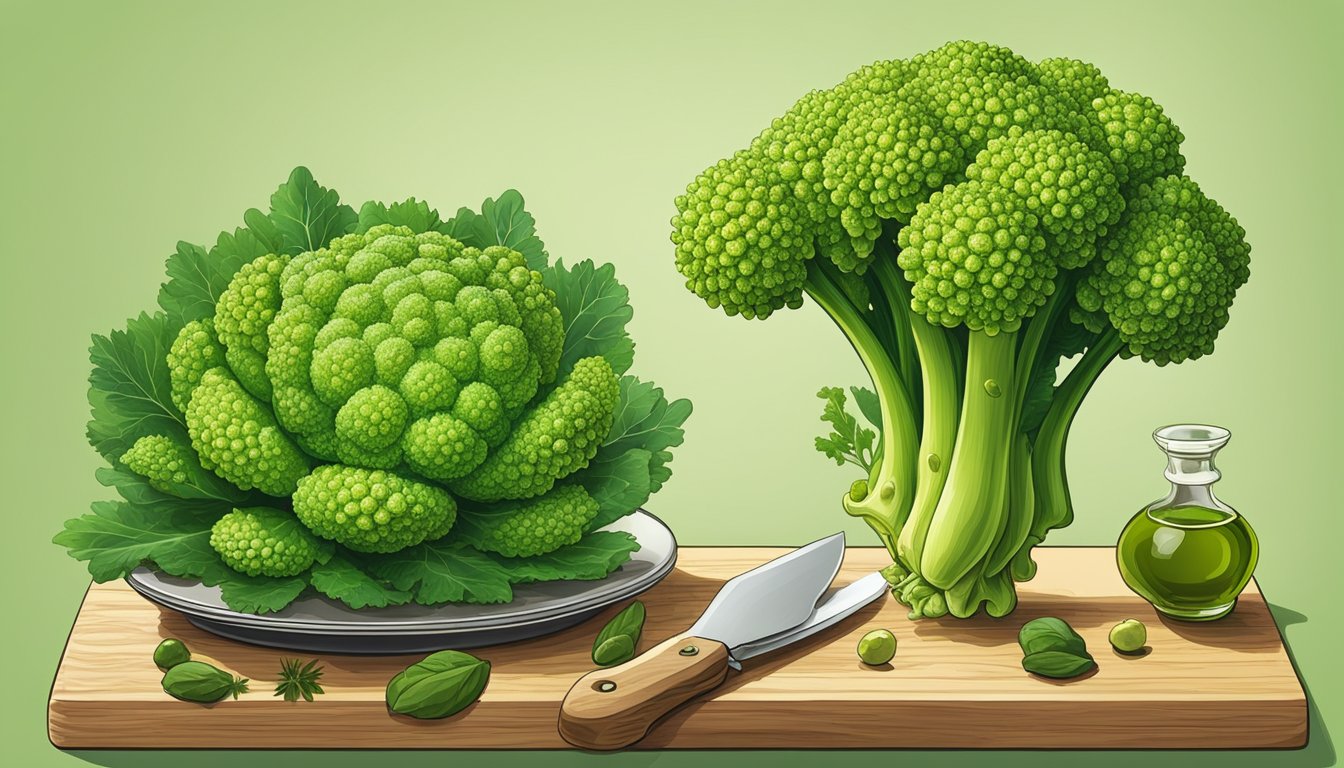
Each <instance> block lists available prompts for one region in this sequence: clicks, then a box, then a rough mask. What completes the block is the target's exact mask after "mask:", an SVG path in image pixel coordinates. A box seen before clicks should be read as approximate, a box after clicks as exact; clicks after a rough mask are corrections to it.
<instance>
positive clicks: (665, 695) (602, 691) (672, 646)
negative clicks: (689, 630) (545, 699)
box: [560, 635, 728, 750]
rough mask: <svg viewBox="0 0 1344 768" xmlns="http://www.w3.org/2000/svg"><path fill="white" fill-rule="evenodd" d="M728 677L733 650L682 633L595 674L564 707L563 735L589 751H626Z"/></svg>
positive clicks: (572, 690)
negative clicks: (656, 724)
mask: <svg viewBox="0 0 1344 768" xmlns="http://www.w3.org/2000/svg"><path fill="white" fill-rule="evenodd" d="M727 676H728V647H727V646H725V645H724V644H723V643H720V642H719V641H717V640H706V639H705V638H703V637H696V636H694V635H681V636H679V637H674V638H672V639H671V640H668V641H666V642H663V643H659V644H658V645H656V646H654V647H652V648H650V649H649V650H647V651H645V652H644V653H642V654H640V655H639V656H636V657H635V658H633V659H631V660H630V661H627V662H625V663H624V664H620V665H618V666H615V667H609V668H607V669H599V670H597V671H595V672H590V673H588V674H586V675H584V676H583V677H581V678H579V681H578V682H577V683H575V684H574V687H573V688H570V689H569V693H567V694H565V700H564V701H563V702H561V703H560V736H561V737H562V738H564V740H565V741H567V742H569V743H570V744H573V745H574V746H576V747H581V748H583V749H601V750H606V749H620V748H621V747H628V746H630V745H631V744H634V743H635V742H636V741H639V740H640V739H642V738H644V735H645V734H647V733H648V732H649V728H651V727H652V726H653V724H654V722H655V721H657V720H658V718H660V717H662V716H663V715H666V714H667V713H669V712H671V711H672V710H674V709H676V708H677V707H679V706H681V705H682V704H685V703H686V702H687V701H690V700H691V699H693V698H695V697H696V696H699V695H701V694H703V693H708V692H709V691H712V690H714V689H715V688H717V687H718V686H719V684H720V683H722V682H723V680H724V678H726V677H727Z"/></svg>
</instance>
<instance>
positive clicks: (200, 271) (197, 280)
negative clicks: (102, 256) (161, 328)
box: [159, 230, 256, 328]
mask: <svg viewBox="0 0 1344 768" xmlns="http://www.w3.org/2000/svg"><path fill="white" fill-rule="evenodd" d="M239 232H246V230H239ZM224 237H225V235H223V234H221V235H220V239H221V241H222V240H223V238H224ZM255 242H256V239H255V238H250V239H249V240H248V242H247V243H246V244H245V246H244V247H246V245H250V244H252V243H255ZM254 258H255V257H254ZM247 261H248V259H246V258H245V253H244V252H243V251H240V250H238V249H237V247H236V243H235V242H234V241H233V240H232V238H231V239H230V243H229V249H228V250H225V251H218V252H211V253H206V251H205V249H204V248H202V247H201V246H199V245H193V244H191V243H188V242H179V243H178V244H177V252H176V253H174V254H173V255H171V256H169V257H168V261H167V268H168V282H166V283H164V284H163V286H162V287H160V288H159V306H160V307H163V311H164V312H167V313H168V316H169V317H171V318H172V319H173V321H174V322H173V324H174V325H176V326H177V327H178V328H181V327H182V326H183V325H186V324H187V323H188V322H190V321H192V320H199V319H201V318H203V317H212V316H213V315H214V314H215V301H216V300H217V299H218V298H219V294H221V293H223V292H224V289H225V288H227V287H229V281H230V280H232V279H233V276H234V275H235V274H237V272H238V270H239V269H240V268H241V267H242V266H243V264H245V263H247Z"/></svg>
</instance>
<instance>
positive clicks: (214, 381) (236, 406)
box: [186, 368, 308, 496]
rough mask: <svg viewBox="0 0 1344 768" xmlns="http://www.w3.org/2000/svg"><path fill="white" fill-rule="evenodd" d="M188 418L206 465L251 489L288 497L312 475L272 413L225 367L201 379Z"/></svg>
mask: <svg viewBox="0 0 1344 768" xmlns="http://www.w3.org/2000/svg"><path fill="white" fill-rule="evenodd" d="M186 416H187V431H188V432H189V433H190V435H191V447H192V448H194V449H196V454H197V455H198V456H199V457H200V460H201V466H203V467H205V468H206V469H209V470H212V471H214V473H215V474H217V475H219V476H220V477H222V478H224V479H225V480H228V481H229V482H231V483H233V484H234V485H236V486H238V487H239V488H242V489H243V490H245V491H246V490H251V489H253V488H256V489H258V490H260V491H261V492H262V493H266V494H269V495H271V496H288V495H289V494H291V493H293V492H294V488H295V486H296V485H297V484H298V481H299V478H301V477H303V476H304V475H305V474H306V473H307V472H308V461H307V459H306V458H305V457H304V455H303V453H301V452H300V451H299V449H298V447H296V446H295V445H294V443H293V442H291V441H290V439H289V437H288V436H286V435H285V433H284V432H282V431H281V430H280V428H279V427H278V426H277V425H276V423H275V419H274V417H272V416H271V413H270V411H268V410H267V409H266V407H265V406H264V405H262V404H261V403H260V402H258V401H257V400H256V399H255V398H254V397H252V395H250V394H248V392H247V390H245V389H243V387H242V385H241V384H239V383H238V380H237V379H235V378H233V377H232V376H231V375H229V372H228V371H227V370H225V369H223V368H212V369H210V370H209V371H206V372H205V375H204V376H202V377H201V382H200V384H198V385H197V387H196V389H195V390H193V391H192V394H191V402H190V403H189V404H188V405H187V414H186Z"/></svg>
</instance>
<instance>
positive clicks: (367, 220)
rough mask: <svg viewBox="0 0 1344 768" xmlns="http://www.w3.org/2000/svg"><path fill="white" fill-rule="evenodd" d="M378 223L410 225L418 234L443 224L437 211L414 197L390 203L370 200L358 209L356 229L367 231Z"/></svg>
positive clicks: (400, 225)
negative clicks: (357, 225) (357, 226)
mask: <svg viewBox="0 0 1344 768" xmlns="http://www.w3.org/2000/svg"><path fill="white" fill-rule="evenodd" d="M380 224H391V225H393V226H396V227H410V229H411V231H412V232H414V233H416V234H420V233H421V232H429V231H430V230H436V229H439V228H440V227H442V226H443V220H442V219H440V218H439V212H438V211H436V210H434V209H433V208H430V207H429V203H426V202H425V201H423V200H416V199H415V198H414V197H412V198H408V199H406V200H404V201H402V202H400V203H393V204H391V205H384V204H383V203H380V202H378V201H377V200H370V201H369V202H367V203H365V204H364V205H363V206H362V207H361V208H360V209H359V229H358V230H357V231H359V232H368V231H369V230H370V229H373V228H374V227H376V226H378V225H380Z"/></svg>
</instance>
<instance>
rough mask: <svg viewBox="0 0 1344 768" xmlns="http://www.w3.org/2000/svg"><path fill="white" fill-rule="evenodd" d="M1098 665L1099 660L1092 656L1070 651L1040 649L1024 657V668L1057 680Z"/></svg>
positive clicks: (1077, 674)
mask: <svg viewBox="0 0 1344 768" xmlns="http://www.w3.org/2000/svg"><path fill="white" fill-rule="evenodd" d="M1096 666H1097V662H1096V661H1094V660H1093V659H1092V657H1091V656H1088V655H1087V654H1082V655H1079V654H1076V653H1070V652H1069V651H1039V652H1037V653H1029V654H1027V655H1026V656H1024V657H1023V658H1022V668H1023V669H1025V670H1026V671H1028V672H1030V673H1032V674H1034V675H1040V676H1041V677H1050V678H1054V679H1057V680H1066V679H1068V678H1070V677H1077V676H1079V675H1081V674H1083V673H1084V672H1087V671H1088V670H1091V669H1092V668H1093V667H1096Z"/></svg>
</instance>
